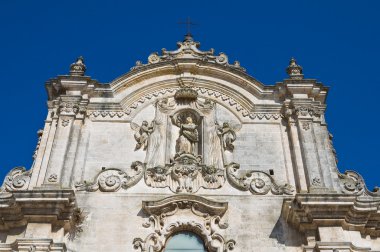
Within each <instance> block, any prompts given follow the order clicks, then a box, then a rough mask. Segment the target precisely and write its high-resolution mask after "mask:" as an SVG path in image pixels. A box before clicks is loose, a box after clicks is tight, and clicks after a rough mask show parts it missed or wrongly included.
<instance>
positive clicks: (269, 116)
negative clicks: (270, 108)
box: [249, 113, 283, 120]
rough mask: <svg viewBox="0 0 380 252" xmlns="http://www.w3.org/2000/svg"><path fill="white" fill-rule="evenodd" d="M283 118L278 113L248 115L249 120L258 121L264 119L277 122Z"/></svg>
mask: <svg viewBox="0 0 380 252" xmlns="http://www.w3.org/2000/svg"><path fill="white" fill-rule="evenodd" d="M282 117H283V116H282V115H281V114H279V113H250V114H249V118H251V119H256V118H257V119H259V120H262V119H266V120H270V119H274V120H278V119H281V118H282Z"/></svg>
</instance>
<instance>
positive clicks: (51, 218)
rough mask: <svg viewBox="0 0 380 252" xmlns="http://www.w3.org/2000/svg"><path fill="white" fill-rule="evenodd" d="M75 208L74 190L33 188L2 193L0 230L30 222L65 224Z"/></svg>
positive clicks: (0, 194) (0, 199)
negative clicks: (31, 189)
mask: <svg viewBox="0 0 380 252" xmlns="http://www.w3.org/2000/svg"><path fill="white" fill-rule="evenodd" d="M74 208H75V194H74V191H73V190H33V191H15V192H2V193H0V219H1V222H0V230H7V229H9V228H14V227H19V226H25V225H26V224H27V223H28V222H45V223H46V222H51V223H54V224H56V225H57V224H58V225H61V226H63V225H64V224H65V223H66V222H68V221H69V220H70V219H71V216H72V213H73V210H74Z"/></svg>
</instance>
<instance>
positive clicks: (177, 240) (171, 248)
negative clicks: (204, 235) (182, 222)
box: [164, 232, 207, 252]
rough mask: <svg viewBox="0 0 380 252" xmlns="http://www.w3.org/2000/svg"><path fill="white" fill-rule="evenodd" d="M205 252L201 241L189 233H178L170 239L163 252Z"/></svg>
mask: <svg viewBox="0 0 380 252" xmlns="http://www.w3.org/2000/svg"><path fill="white" fill-rule="evenodd" d="M190 251H191V252H207V250H206V249H205V246H204V244H203V241H202V239H201V238H200V237H199V236H198V235H196V234H194V233H191V232H179V233H176V234H175V235H173V236H172V237H170V239H169V240H168V242H167V243H166V246H165V249H164V252H190Z"/></svg>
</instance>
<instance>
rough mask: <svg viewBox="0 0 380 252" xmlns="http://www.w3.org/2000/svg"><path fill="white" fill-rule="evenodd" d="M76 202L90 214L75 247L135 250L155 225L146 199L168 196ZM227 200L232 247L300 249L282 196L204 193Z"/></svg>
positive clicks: (92, 197) (86, 197)
mask: <svg viewBox="0 0 380 252" xmlns="http://www.w3.org/2000/svg"><path fill="white" fill-rule="evenodd" d="M77 196H78V204H79V206H80V207H81V208H83V209H84V210H85V211H88V212H89V217H88V221H87V223H86V224H85V228H84V232H83V233H82V234H81V236H80V239H78V241H75V242H73V243H72V242H68V243H67V247H68V248H69V249H72V250H73V251H81V252H87V251H89V252H90V251H102V250H109V248H112V250H114V251H133V240H134V238H137V237H142V238H145V237H147V236H148V235H149V234H150V233H151V232H152V229H150V228H144V227H143V226H142V224H143V223H146V222H147V217H148V216H147V215H145V214H144V212H143V211H142V209H141V202H142V201H144V200H158V199H162V198H165V197H168V196H170V195H168V194H166V195H165V194H151V193H149V194H147V193H139V194H137V193H128V194H126V193H116V194H115V193H112V194H109V193H80V194H78V195H77ZM201 196H204V197H206V198H210V199H213V200H216V201H227V202H228V210H227V212H226V214H225V215H224V217H223V218H222V221H225V222H227V223H228V228H227V229H225V230H224V233H223V235H224V236H225V237H227V238H228V239H234V240H235V241H237V244H236V246H235V249H234V250H233V251H237V252H244V251H259V252H267V251H273V252H274V251H279V250H281V251H302V250H301V248H300V246H301V244H302V242H303V235H301V234H299V233H298V232H296V231H295V230H293V229H292V228H290V227H289V226H288V225H287V224H286V223H285V222H284V220H281V218H280V215H281V206H282V201H283V200H282V197H276V196H274V197H273V196H272V197H268V196H255V197H252V196H251V195H245V196H243V195H242V196H217V195H214V196H212V197H210V196H207V195H201Z"/></svg>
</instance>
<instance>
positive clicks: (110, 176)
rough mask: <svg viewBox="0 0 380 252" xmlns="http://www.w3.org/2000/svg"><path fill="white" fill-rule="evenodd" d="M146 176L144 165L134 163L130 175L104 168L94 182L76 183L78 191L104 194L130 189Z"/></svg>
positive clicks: (115, 169) (118, 170) (114, 169)
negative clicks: (98, 191)
mask: <svg viewBox="0 0 380 252" xmlns="http://www.w3.org/2000/svg"><path fill="white" fill-rule="evenodd" d="M143 175H144V165H143V164H142V163H141V162H138V161H136V162H133V163H132V165H131V171H130V172H129V173H127V172H125V171H122V170H120V169H117V168H104V167H103V168H102V171H101V172H100V173H99V174H98V175H97V176H96V177H95V179H94V180H93V181H92V182H86V181H84V182H81V183H76V185H75V188H76V190H77V191H89V192H94V191H97V190H100V191H102V192H115V191H118V190H119V189H120V188H123V189H128V188H130V187H132V186H134V185H135V184H137V182H139V181H140V179H141V178H142V177H143Z"/></svg>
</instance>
